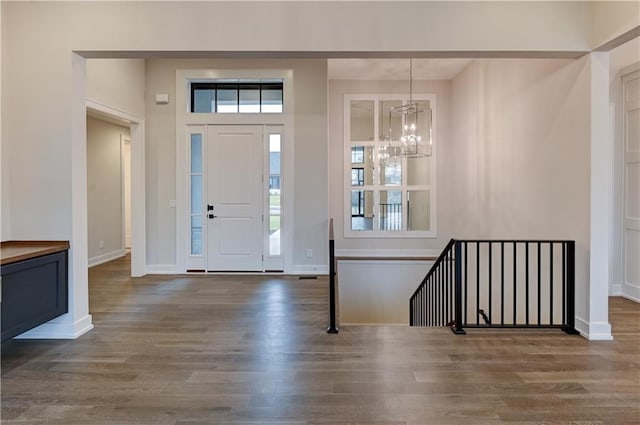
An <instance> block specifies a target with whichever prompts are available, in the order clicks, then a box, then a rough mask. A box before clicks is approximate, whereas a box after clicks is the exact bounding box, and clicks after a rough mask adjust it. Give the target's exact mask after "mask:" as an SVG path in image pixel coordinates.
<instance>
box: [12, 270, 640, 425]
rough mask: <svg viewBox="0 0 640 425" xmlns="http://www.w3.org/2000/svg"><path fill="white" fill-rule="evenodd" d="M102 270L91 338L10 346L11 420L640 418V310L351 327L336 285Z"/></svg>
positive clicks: (583, 421) (391, 423)
mask: <svg viewBox="0 0 640 425" xmlns="http://www.w3.org/2000/svg"><path fill="white" fill-rule="evenodd" d="M127 267H128V262H127V261H125V260H118V261H114V262H111V263H109V264H105V265H102V266H98V267H95V268H92V269H91V270H90V273H89V275H90V312H91V314H92V315H93V321H94V324H95V329H94V330H93V331H91V332H89V333H87V334H86V335H84V336H82V337H80V338H78V339H77V340H73V341H53V340H50V341H33V340H31V341H28V340H13V341H8V342H7V343H5V344H3V345H2V392H1V393H2V410H1V414H2V418H1V419H2V424H45V423H46V424H65V425H71V424H82V425H94V424H118V425H120V424H122V425H132V424H154V425H155V424H158V425H165V424H166V425H200V424H237V425H241V424H244V425H248V424H253V425H256V424H265V425H268V424H286V425H293V424H296V425H297V424H300V425H301V424H308V425H312V424H316V425H320V424H335V425H347V424H350V425H356V424H360V425H365V424H372V425H373V424H375V425H417V424H435V425H439V424H442V425H448V424H456V425H458V424H460V425H462V424H473V425H488V424H519V425H533V424H564V425H569V424H571V425H587V424H590V425H596V424H620V425H623V424H627V425H630V424H640V305H639V304H635V303H632V302H630V301H627V300H624V299H620V298H612V299H611V301H610V306H611V308H610V320H611V322H612V324H613V331H614V336H615V340H614V341H612V342H589V341H587V340H585V339H583V338H581V337H579V336H568V335H565V334H563V333H561V332H559V331H555V330H552V331H483V330H470V331H469V332H468V334H467V335H466V336H456V335H453V334H452V333H451V331H450V330H449V329H444V328H432V329H427V328H409V327H404V326H344V327H342V328H341V329H340V334H338V335H328V334H327V333H326V332H325V329H326V324H327V313H326V311H327V280H326V279H325V278H319V279H318V280H298V279H296V278H294V277H271V276H216V277H210V276H149V277H144V278H138V279H131V278H129V277H127Z"/></svg>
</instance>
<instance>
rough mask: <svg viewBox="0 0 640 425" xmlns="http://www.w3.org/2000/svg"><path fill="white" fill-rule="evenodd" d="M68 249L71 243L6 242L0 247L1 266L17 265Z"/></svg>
mask: <svg viewBox="0 0 640 425" xmlns="http://www.w3.org/2000/svg"><path fill="white" fill-rule="evenodd" d="M68 249H69V241H5V242H2V245H1V246H0V256H1V257H2V258H1V261H0V264H2V265H5V264H11V263H16V262H18V261H22V260H28V259H31V258H35V257H41V256H43V255H47V254H54V253H56V252H61V251H66V250H68Z"/></svg>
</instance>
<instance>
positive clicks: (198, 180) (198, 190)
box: [191, 175, 202, 214]
mask: <svg viewBox="0 0 640 425" xmlns="http://www.w3.org/2000/svg"><path fill="white" fill-rule="evenodd" d="M201 213H202V176H201V175H194V176H191V214H201Z"/></svg>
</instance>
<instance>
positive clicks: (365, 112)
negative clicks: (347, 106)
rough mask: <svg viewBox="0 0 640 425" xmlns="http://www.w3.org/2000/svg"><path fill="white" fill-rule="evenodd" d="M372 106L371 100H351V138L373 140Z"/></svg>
mask: <svg viewBox="0 0 640 425" xmlns="http://www.w3.org/2000/svg"><path fill="white" fill-rule="evenodd" d="M373 106H374V103H373V101H372V100H352V101H351V120H350V123H351V140H354V141H369V140H373V127H374V124H373V123H374V120H373V118H374V117H373Z"/></svg>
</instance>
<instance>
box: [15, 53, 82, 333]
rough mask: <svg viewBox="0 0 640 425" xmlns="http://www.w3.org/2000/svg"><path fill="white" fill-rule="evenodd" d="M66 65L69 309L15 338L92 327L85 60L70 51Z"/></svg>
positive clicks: (79, 331) (69, 331)
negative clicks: (67, 102) (69, 246)
mask: <svg viewBox="0 0 640 425" xmlns="http://www.w3.org/2000/svg"><path fill="white" fill-rule="evenodd" d="M70 59H71V62H70V63H69V64H68V65H69V71H68V72H69V78H70V80H71V85H70V93H69V98H68V99H65V100H68V101H69V102H70V103H71V109H70V111H71V116H70V123H71V133H70V134H71V143H70V145H64V148H68V147H69V146H70V149H71V152H69V153H67V152H65V153H66V154H69V155H70V157H71V174H70V176H71V181H70V184H71V215H70V217H69V220H70V222H71V223H70V225H71V237H70V241H69V242H70V245H71V249H70V250H69V269H68V273H69V274H68V279H69V293H68V297H69V298H68V300H69V311H68V313H67V314H63V315H62V316H60V317H57V318H55V319H53V320H50V321H49V322H47V323H44V324H42V325H40V326H38V327H36V328H34V329H32V330H30V331H27V332H25V333H23V334H21V335H19V336H17V337H16V338H18V339H32V338H35V339H40V338H46V339H74V338H77V337H79V336H80V335H82V334H84V333H86V332H88V331H90V330H91V329H93V323H92V320H91V315H90V314H89V276H88V271H87V270H88V252H89V251H88V247H87V108H86V60H85V59H84V58H83V57H81V56H79V55H77V54H75V53H73V54H72V55H71V58H70Z"/></svg>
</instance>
